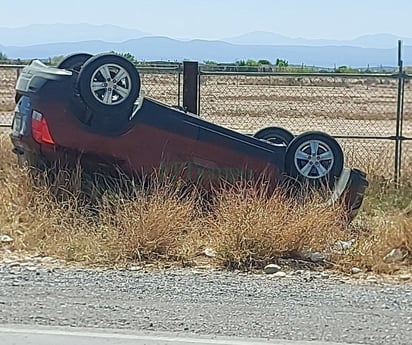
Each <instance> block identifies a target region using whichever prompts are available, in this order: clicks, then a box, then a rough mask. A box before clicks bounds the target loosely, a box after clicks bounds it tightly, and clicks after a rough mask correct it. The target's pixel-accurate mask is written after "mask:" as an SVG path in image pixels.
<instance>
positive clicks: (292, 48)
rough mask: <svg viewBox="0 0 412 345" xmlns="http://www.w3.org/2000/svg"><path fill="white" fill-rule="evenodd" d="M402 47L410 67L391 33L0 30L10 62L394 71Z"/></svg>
mask: <svg viewBox="0 0 412 345" xmlns="http://www.w3.org/2000/svg"><path fill="white" fill-rule="evenodd" d="M399 39H401V40H402V41H403V44H404V49H403V56H404V63H405V64H408V65H411V64H412V38H408V37H397V36H394V35H391V34H376V35H364V36H360V37H357V38H355V39H353V40H325V39H306V38H291V37H287V36H283V35H280V34H276V33H270V32H263V31H255V32H250V33H246V34H244V35H240V36H236V37H226V38H221V39H219V40H200V39H189V38H183V39H174V38H170V37H163V36H153V35H151V34H149V33H145V32H142V31H140V30H136V29H128V28H122V27H119V26H114V25H91V24H53V25H44V24H36V25H30V26H26V27H20V28H0V51H1V52H3V53H5V54H6V55H7V56H8V57H9V58H21V59H32V58H42V59H44V58H49V57H52V56H57V55H66V54H70V53H74V52H80V51H82V52H90V53H93V54H95V53H98V52H106V51H112V50H114V51H119V52H129V53H131V54H133V55H135V56H136V58H137V59H141V60H166V61H181V60H183V59H190V60H198V61H204V60H213V61H217V62H233V61H236V60H240V59H267V60H270V61H275V60H276V59H277V58H282V59H286V60H288V61H289V63H291V64H302V63H303V64H305V65H316V66H323V67H332V66H334V65H349V66H353V67H366V66H367V65H370V66H380V65H387V66H395V65H396V64H397V41H398V40H399Z"/></svg>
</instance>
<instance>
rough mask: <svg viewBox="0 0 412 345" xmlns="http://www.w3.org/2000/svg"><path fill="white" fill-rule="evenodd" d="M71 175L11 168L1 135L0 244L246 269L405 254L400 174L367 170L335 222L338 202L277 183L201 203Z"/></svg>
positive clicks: (158, 186) (88, 259) (91, 260)
mask: <svg viewBox="0 0 412 345" xmlns="http://www.w3.org/2000/svg"><path fill="white" fill-rule="evenodd" d="M81 174H82V172H81V171H80V170H77V171H72V172H71V173H68V172H65V171H64V170H62V171H60V172H59V173H58V174H57V176H56V178H54V179H50V178H49V177H48V176H46V175H44V174H29V172H28V170H27V169H25V168H19V167H18V166H17V163H16V158H15V156H14V154H13V153H12V152H11V145H10V143H9V140H8V138H7V137H5V136H2V137H1V139H0V233H3V234H7V235H9V236H11V237H12V238H13V239H14V241H13V243H11V244H8V245H7V246H6V245H5V244H0V248H2V246H3V247H4V248H8V249H11V250H15V251H22V252H24V253H30V254H41V255H46V256H54V257H58V258H61V259H64V260H66V261H70V262H78V263H81V264H87V265H104V266H125V265H144V264H147V263H158V264H160V265H164V264H176V265H183V266H188V265H196V264H197V263H204V262H205V261H206V262H207V263H209V264H211V265H215V266H219V267H226V268H229V269H241V270H250V269H256V268H261V267H263V266H264V265H266V264H268V263H274V262H276V261H277V260H279V259H280V258H295V259H305V255H306V254H307V253H310V252H314V251H319V252H323V253H326V254H330V255H329V258H330V261H331V262H332V263H333V264H334V265H335V267H336V268H338V269H342V270H345V271H347V270H348V269H350V268H351V267H354V266H357V267H360V268H363V269H365V270H370V271H374V272H377V273H380V272H382V273H392V272H395V271H396V270H398V269H402V268H404V267H408V265H409V263H410V260H411V255H412V254H411V253H412V214H411V213H412V207H411V206H412V205H411V198H412V184H411V182H410V181H408V179H406V180H405V182H404V183H403V184H402V186H401V187H400V188H395V187H394V184H393V183H391V182H390V181H385V180H384V179H382V178H380V177H376V178H375V176H373V174H372V175H371V176H369V179H370V187H369V189H368V192H367V195H366V198H365V201H364V205H363V207H362V211H361V212H360V214H359V216H358V217H357V218H356V219H355V221H354V222H353V223H352V224H351V225H349V226H348V225H345V224H344V223H343V222H342V221H341V219H342V217H341V216H342V209H341V208H340V207H339V206H335V207H330V208H325V207H323V206H322V203H321V202H320V200H321V196H320V195H318V194H308V195H304V196H303V198H300V199H299V201H298V200H296V199H291V198H288V197H287V196H286V195H285V194H283V193H282V192H280V191H276V192H275V193H274V194H273V195H272V196H270V197H266V196H265V195H264V193H263V192H262V191H261V190H260V189H259V188H256V186H255V185H251V184H239V185H237V186H231V187H227V188H226V189H225V190H224V191H222V192H218V193H217V194H216V195H215V197H214V198H213V200H212V201H209V202H206V201H204V199H202V197H201V196H200V195H199V193H198V192H197V191H196V190H195V189H191V190H187V189H185V188H184V186H183V185H180V184H178V185H176V184H173V185H172V184H171V183H172V182H170V181H162V182H159V181H157V182H156V179H155V183H152V184H151V188H149V189H148V188H146V187H143V186H142V185H141V184H137V183H135V182H134V181H131V180H128V179H127V178H126V177H124V176H123V177H122V178H121V179H116V180H112V181H109V180H105V182H110V185H109V184H106V185H105V186H104V187H103V188H102V186H101V184H97V183H96V182H95V181H94V180H88V181H89V184H88V186H87V188H85V185H84V179H82V178H81ZM82 181H83V182H82ZM85 191H87V193H86V192H85ZM90 195H92V196H93V197H92V198H91V197H90ZM408 207H409V209H408ZM354 237H355V238H356V242H355V244H354V245H353V246H352V247H351V248H349V249H347V250H345V251H344V252H339V253H337V252H336V248H335V247H336V242H337V241H347V240H349V239H351V238H354ZM394 248H401V249H402V250H403V251H405V253H407V254H408V255H407V257H406V259H405V260H404V261H403V262H402V263H395V264H387V263H385V262H384V261H383V258H384V256H385V255H386V254H387V253H389V252H390V251H391V250H392V249H394ZM205 249H209V255H204V252H205ZM210 252H211V253H212V255H210Z"/></svg>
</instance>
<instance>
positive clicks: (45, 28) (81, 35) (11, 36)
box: [0, 23, 150, 46]
mask: <svg viewBox="0 0 412 345" xmlns="http://www.w3.org/2000/svg"><path fill="white" fill-rule="evenodd" d="M144 36H150V34H147V33H145V32H142V31H140V30H136V29H127V28H122V27H119V26H115V25H108V24H105V25H92V24H85V23H81V24H33V25H28V26H24V27H19V28H2V27H0V44H2V45H6V46H8V45H12V46H28V45H35V44H36V45H37V44H46V43H58V42H78V41H92V40H102V41H106V42H123V41H127V40H130V39H134V38H140V37H144Z"/></svg>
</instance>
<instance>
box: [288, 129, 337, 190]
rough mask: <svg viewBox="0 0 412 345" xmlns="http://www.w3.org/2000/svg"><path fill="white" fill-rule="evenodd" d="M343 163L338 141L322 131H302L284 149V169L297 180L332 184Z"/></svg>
mask: <svg viewBox="0 0 412 345" xmlns="http://www.w3.org/2000/svg"><path fill="white" fill-rule="evenodd" d="M343 163H344V157H343V151H342V148H341V147H340V145H339V143H338V142H337V141H336V140H335V139H334V138H332V137H331V136H329V135H327V134H326V133H322V132H307V133H303V134H301V135H299V136H297V137H296V138H295V139H293V140H292V142H291V143H290V144H289V146H288V148H287V150H286V159H285V165H286V166H285V168H286V171H287V173H288V175H289V176H291V177H293V178H297V179H299V180H306V181H309V182H315V183H322V184H325V185H327V186H332V185H333V184H334V182H335V180H336V178H337V177H339V176H340V174H341V173H342V169H343Z"/></svg>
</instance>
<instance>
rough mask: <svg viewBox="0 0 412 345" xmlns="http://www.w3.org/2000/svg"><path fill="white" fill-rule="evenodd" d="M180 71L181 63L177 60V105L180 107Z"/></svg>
mask: <svg viewBox="0 0 412 345" xmlns="http://www.w3.org/2000/svg"><path fill="white" fill-rule="evenodd" d="M181 71H182V68H181V63H180V62H179V63H178V65H177V106H178V107H180V90H181V89H180V84H181V76H180V73H181Z"/></svg>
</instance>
